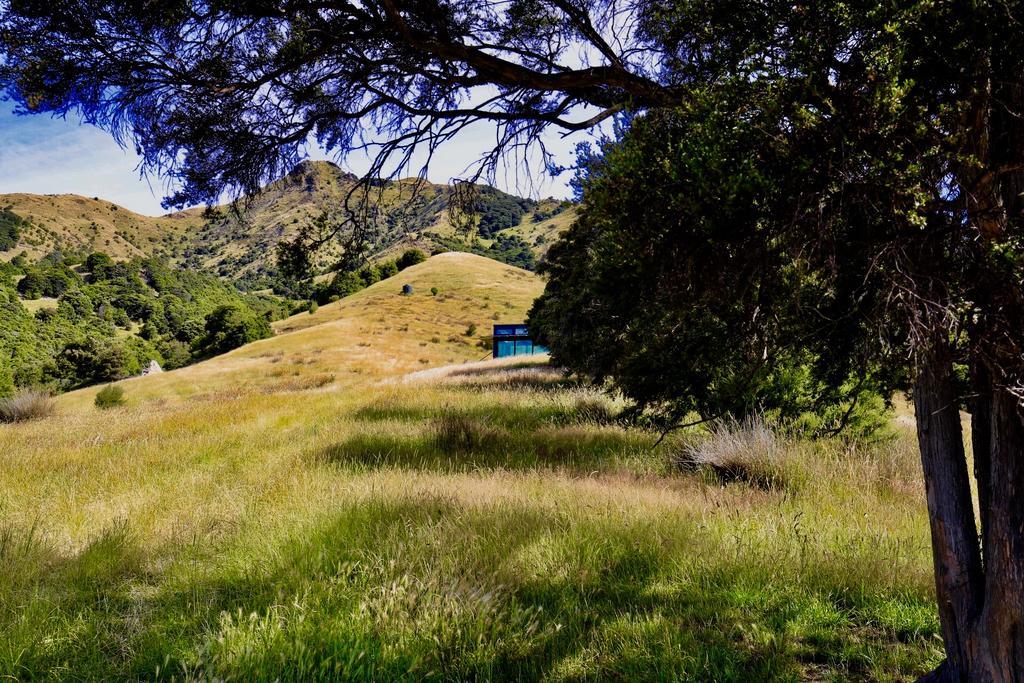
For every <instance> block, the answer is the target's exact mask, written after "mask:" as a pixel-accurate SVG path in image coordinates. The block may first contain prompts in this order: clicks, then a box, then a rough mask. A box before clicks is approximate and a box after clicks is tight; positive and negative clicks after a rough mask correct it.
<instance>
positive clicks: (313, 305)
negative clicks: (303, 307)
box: [309, 301, 320, 315]
mask: <svg viewBox="0 0 1024 683" xmlns="http://www.w3.org/2000/svg"><path fill="white" fill-rule="evenodd" d="M319 308H320V304H318V303H317V302H315V301H310V302H309V314H310V315H313V314H314V313H316V312H317V310H318V309H319Z"/></svg>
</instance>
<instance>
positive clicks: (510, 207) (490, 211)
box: [473, 186, 535, 239]
mask: <svg viewBox="0 0 1024 683" xmlns="http://www.w3.org/2000/svg"><path fill="white" fill-rule="evenodd" d="M534 205H535V203H534V202H533V201H531V200H529V199H523V198H522V197H514V196H512V195H510V194H507V193H505V192H502V191H501V190H498V189H496V188H493V187H488V186H484V187H481V188H479V190H478V191H477V196H476V202H475V204H474V207H473V208H474V210H475V213H477V214H479V216H480V223H479V225H478V226H477V234H479V235H480V237H483V238H484V239H491V238H493V237H494V236H496V235H497V234H498V233H499V232H501V231H502V230H505V229H507V228H512V227H515V226H517V225H519V223H520V221H521V220H522V219H523V214H525V213H526V212H527V210H529V209H530V208H532V207H533V206H534Z"/></svg>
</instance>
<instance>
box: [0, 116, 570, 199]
mask: <svg viewBox="0 0 1024 683" xmlns="http://www.w3.org/2000/svg"><path fill="white" fill-rule="evenodd" d="M12 109H13V106H12V105H11V104H10V103H5V102H2V101H0V194H5V193H11V192H32V193H36V194H67V193H71V194H79V195H83V196H86V197H100V198H102V199H106V200H109V201H111V202H114V203H116V204H120V205H121V206H124V207H126V208H128V209H131V210H132V211H135V212H137V213H142V214H147V215H151V216H155V215H160V214H163V213H166V211H165V210H164V209H163V208H162V207H161V206H160V200H161V199H162V198H163V196H164V195H165V194H168V192H167V189H168V188H167V186H166V184H165V181H164V180H163V179H161V178H159V177H153V176H149V177H141V176H140V171H139V158H138V157H137V156H136V155H135V152H134V150H132V149H122V148H121V147H119V146H118V145H117V143H116V142H114V140H113V138H112V137H111V136H110V135H109V134H108V133H106V132H104V131H102V130H100V129H98V128H95V127H93V126H90V125H87V124H83V123H82V122H81V120H80V119H78V118H77V117H76V116H74V115H69V116H68V117H67V119H59V118H57V119H55V118H51V117H50V116H49V115H33V116H15V115H14V114H13V113H12ZM493 138H494V131H493V129H492V128H490V126H488V124H486V123H481V124H477V125H476V126H475V127H473V128H471V129H469V130H468V131H466V132H465V133H464V134H463V136H462V137H460V138H459V139H458V140H456V141H453V142H452V143H450V144H449V145H448V146H447V147H445V148H443V151H442V152H440V153H438V154H436V155H435V158H434V160H433V161H432V162H431V166H430V170H429V172H428V178H429V179H430V180H431V181H434V182H438V183H446V182H448V181H449V180H450V179H451V178H454V177H460V176H461V175H462V174H463V171H464V169H465V168H466V166H467V165H468V164H471V163H472V162H473V161H474V160H476V159H477V158H479V155H480V154H481V153H482V152H483V151H484V150H486V149H488V143H489V142H490V141H492V140H493ZM583 139H585V137H584V135H583V134H577V135H574V136H572V137H570V138H565V139H563V138H562V137H561V136H560V135H558V134H555V133H552V134H550V135H548V136H547V138H546V140H545V142H546V144H547V145H548V147H549V151H552V152H554V153H555V158H556V161H557V162H559V163H562V164H567V163H570V162H571V160H572V154H571V151H572V149H573V147H574V146H575V144H576V143H577V142H578V141H580V140H583ZM309 157H310V158H312V159H331V158H332V157H331V155H329V154H328V153H326V152H324V151H323V150H321V149H318V148H317V149H311V150H310V154H309ZM349 167H350V169H351V170H353V171H354V172H356V173H359V172H360V171H361V170H363V169H364V168H365V167H366V162H365V160H363V159H352V160H349ZM543 176H544V174H543V171H542V170H541V169H540V168H539V166H538V169H537V172H536V176H535V177H534V180H537V179H539V180H540V184H539V186H536V187H532V188H531V187H530V185H529V183H527V182H524V181H523V180H522V179H521V178H520V179H518V180H517V179H516V178H515V177H514V176H513V175H511V174H510V175H507V176H505V177H503V178H499V179H498V182H497V185H498V186H499V187H501V189H504V190H507V191H510V192H514V193H516V194H532V195H534V196H555V197H567V196H569V190H568V187H567V182H568V174H563V175H562V176H561V177H559V178H557V179H550V178H547V177H543Z"/></svg>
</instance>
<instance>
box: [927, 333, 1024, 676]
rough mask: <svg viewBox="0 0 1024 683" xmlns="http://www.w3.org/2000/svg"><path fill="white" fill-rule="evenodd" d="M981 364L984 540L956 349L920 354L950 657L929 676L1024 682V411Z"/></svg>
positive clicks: (978, 449)
mask: <svg viewBox="0 0 1024 683" xmlns="http://www.w3.org/2000/svg"><path fill="white" fill-rule="evenodd" d="M937 336H941V335H937ZM979 370H980V371H976V373H975V374H974V382H973V385H974V389H975V392H976V396H975V398H974V400H973V404H972V409H973V414H972V416H971V417H972V445H973V447H974V458H975V476H976V478H977V481H978V494H979V496H978V497H979V504H980V505H979V509H980V513H981V515H980V516H981V520H982V536H981V544H980V545H979V542H978V536H977V531H976V527H975V520H974V511H973V505H972V500H971V495H970V489H969V483H968V482H969V480H968V476H969V475H968V470H967V461H966V458H965V455H964V447H963V435H962V433H961V428H960V415H959V410H958V409H957V405H956V394H955V391H954V385H953V379H952V377H953V371H952V352H951V349H950V348H949V344H948V343H946V342H945V341H944V340H942V341H935V340H933V344H932V346H930V347H929V348H928V349H923V350H922V353H920V354H919V356H918V364H917V379H916V383H915V387H914V406H915V411H916V414H917V431H918V441H919V443H920V448H921V462H922V465H923V471H924V480H925V487H926V491H927V498H928V513H929V518H930V522H931V535H932V551H933V558H934V562H935V587H936V595H937V598H938V606H939V617H940V620H941V623H942V638H943V642H944V644H945V647H946V656H947V661H946V662H945V663H944V664H943V665H942V666H941V667H939V668H938V669H936V670H935V671H933V672H931V673H930V674H928V675H927V676H925V677H924V678H923V679H921V680H922V681H935V682H947V681H949V682H953V681H969V682H971V683H974V682H978V683H1011V682H1018V681H1024V414H1022V409H1021V403H1020V401H1019V400H1018V399H1017V398H1016V396H1015V395H1014V394H1013V393H1011V392H1010V391H1008V390H1007V389H1006V388H1005V387H999V386H996V385H994V384H993V382H992V381H991V374H990V373H989V371H988V370H987V369H985V368H979Z"/></svg>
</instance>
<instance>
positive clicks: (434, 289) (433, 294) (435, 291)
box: [430, 287, 440, 296]
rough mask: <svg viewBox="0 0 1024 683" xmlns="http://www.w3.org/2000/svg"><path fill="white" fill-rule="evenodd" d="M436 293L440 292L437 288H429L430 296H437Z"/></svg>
mask: <svg viewBox="0 0 1024 683" xmlns="http://www.w3.org/2000/svg"><path fill="white" fill-rule="evenodd" d="M438 291H440V290H438V288H437V287H431V288H430V296H437V293H438Z"/></svg>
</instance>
